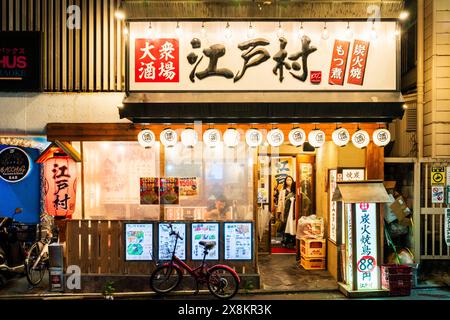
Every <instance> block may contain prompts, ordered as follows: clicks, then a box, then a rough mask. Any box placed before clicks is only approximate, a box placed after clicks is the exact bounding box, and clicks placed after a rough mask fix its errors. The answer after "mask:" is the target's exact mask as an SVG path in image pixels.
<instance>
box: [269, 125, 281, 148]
mask: <svg viewBox="0 0 450 320" xmlns="http://www.w3.org/2000/svg"><path fill="white" fill-rule="evenodd" d="M267 142H268V143H269V144H270V145H271V146H272V147H279V146H281V145H282V144H283V143H284V133H283V131H281V130H280V129H272V130H270V131H269V132H268V133H267Z"/></svg>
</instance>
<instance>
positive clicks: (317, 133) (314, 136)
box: [308, 129, 325, 148]
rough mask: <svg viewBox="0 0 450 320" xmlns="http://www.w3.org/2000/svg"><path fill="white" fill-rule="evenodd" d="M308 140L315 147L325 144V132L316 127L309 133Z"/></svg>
mask: <svg viewBox="0 0 450 320" xmlns="http://www.w3.org/2000/svg"><path fill="white" fill-rule="evenodd" d="M308 142H309V144H310V145H311V146H313V147H314V148H320V147H322V146H323V145H324V144H325V132H323V131H322V130H320V129H314V130H312V131H311V132H310V133H309V134H308Z"/></svg>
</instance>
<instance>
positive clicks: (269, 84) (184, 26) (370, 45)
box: [129, 21, 397, 91]
mask: <svg viewBox="0 0 450 320" xmlns="http://www.w3.org/2000/svg"><path fill="white" fill-rule="evenodd" d="M281 27H282V28H281V30H280V28H279V25H278V22H252V25H251V27H250V24H249V22H231V23H230V24H229V27H228V28H227V27H226V22H207V23H205V26H204V28H203V29H202V22H181V23H180V24H179V28H178V29H177V23H176V22H175V21H171V22H152V24H151V28H149V23H148V22H132V23H130V33H129V35H130V36H129V40H130V41H129V53H130V54H129V59H130V60H129V84H130V90H131V91H236V90H238V91H252V90H253V91H264V90H267V91H285V90H296V91H311V90H332V91H336V90H352V91H353V90H362V91H367V90H380V91H381V90H395V89H396V79H397V73H396V71H397V67H396V59H397V58H396V57H397V48H396V36H395V28H396V23H395V22H376V23H375V24H374V25H373V24H372V22H366V21H363V22H354V21H352V22H350V23H349V24H347V22H344V21H341V22H339V21H335V22H331V21H330V22H327V25H326V30H327V32H328V35H327V36H324V34H323V32H324V22H320V21H317V22H303V23H302V25H301V24H300V22H296V21H295V22H283V23H282V25H281ZM347 27H348V28H347ZM373 28H374V29H373ZM202 30H203V31H202Z"/></svg>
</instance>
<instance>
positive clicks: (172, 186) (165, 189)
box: [159, 178, 180, 204]
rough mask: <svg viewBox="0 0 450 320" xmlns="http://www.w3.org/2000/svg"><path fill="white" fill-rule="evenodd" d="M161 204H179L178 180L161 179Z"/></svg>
mask: <svg viewBox="0 0 450 320" xmlns="http://www.w3.org/2000/svg"><path fill="white" fill-rule="evenodd" d="M159 195H160V199H161V200H160V201H161V204H179V203H180V185H179V179H178V178H161V180H160V189H159Z"/></svg>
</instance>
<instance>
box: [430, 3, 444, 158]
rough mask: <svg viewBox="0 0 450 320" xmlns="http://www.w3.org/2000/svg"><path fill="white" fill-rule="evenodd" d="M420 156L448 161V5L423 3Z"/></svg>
mask: <svg viewBox="0 0 450 320" xmlns="http://www.w3.org/2000/svg"><path fill="white" fill-rule="evenodd" d="M424 32H425V33H424V38H425V48H424V49H425V55H424V59H425V61H424V70H425V75H424V81H425V88H424V94H425V96H424V156H425V157H433V158H442V157H450V2H449V1H447V0H434V1H431V0H426V1H425V30H424Z"/></svg>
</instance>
